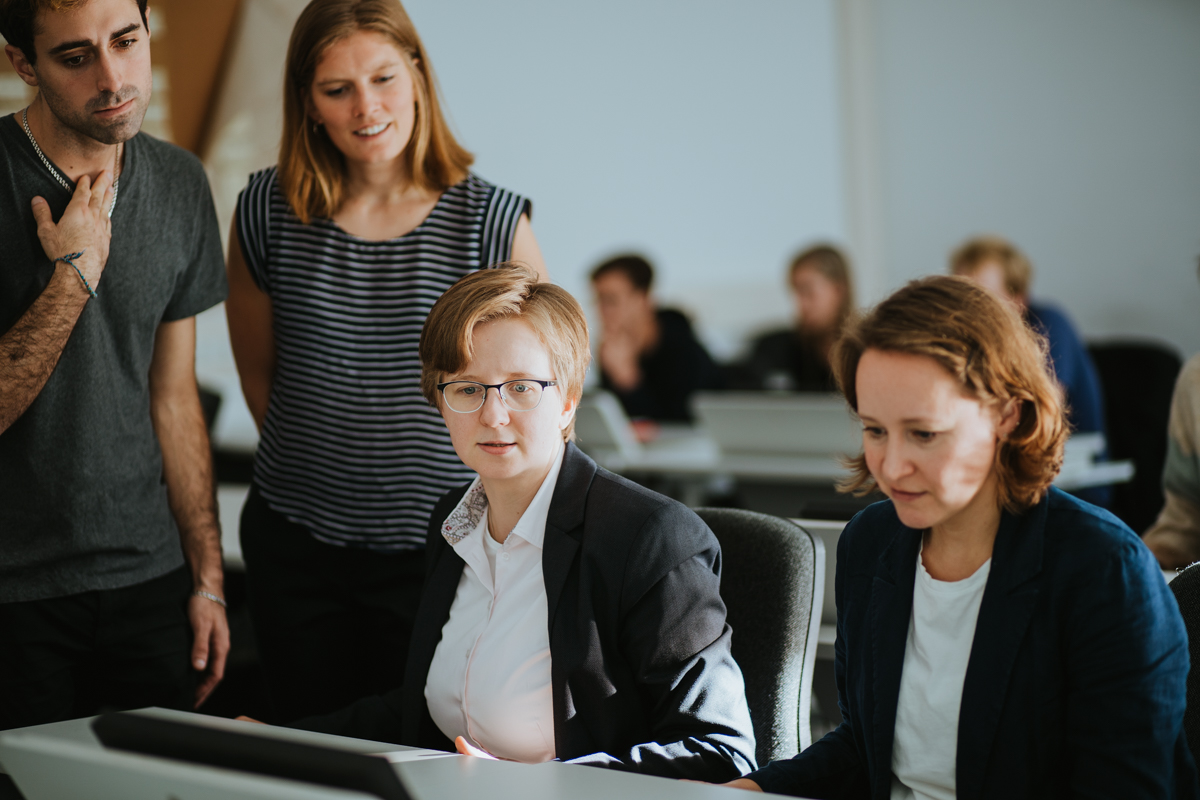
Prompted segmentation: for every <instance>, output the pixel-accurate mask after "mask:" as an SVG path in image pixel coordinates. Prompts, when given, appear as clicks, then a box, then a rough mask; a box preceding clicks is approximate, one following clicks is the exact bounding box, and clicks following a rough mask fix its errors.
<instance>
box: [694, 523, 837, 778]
mask: <svg viewBox="0 0 1200 800" xmlns="http://www.w3.org/2000/svg"><path fill="white" fill-rule="evenodd" d="M696 513H697V514H699V515H700V518H701V519H703V520H704V522H705V523H707V525H708V527H710V528H712V531H713V533H715V534H716V536H717V540H718V541H720V543H721V554H722V561H723V562H724V564H723V567H722V571H721V597H722V599H724V601H725V606H726V607H727V609H728V612H729V624H730V626H732V628H733V657H734V659H736V660H737V662H738V665H739V666H740V667H741V668H742V674H743V675H744V676H745V679H746V700H747V701H748V702H749V704H750V717H751V720H752V721H753V723H754V736H755V739H756V740H757V745H758V753H757V755H758V763H759V764H760V765H763V764H766V763H767V762H769V761H772V760H775V759H780V758H790V757H792V756H794V755H795V754H796V753H797V752H799V751H800V750H803V749H804V748H806V747H808V746H809V745H810V744H811V743H812V732H811V730H810V728H809V704H810V699H811V696H812V673H813V665H814V663H815V661H816V658H817V632H818V630H819V629H820V626H821V605H822V602H823V600H824V590H825V546H824V544H823V543H822V542H821V540H820V539H818V538H816V537H814V536H813V535H812V534H810V533H809V532H808V531H806V530H804V528H802V527H800V526H799V525H796V524H795V523H793V522H790V521H788V520H785V519H780V518H779V517H772V516H768V515H766V514H759V513H756V512H753V511H742V510H740V509H732V508H698V509H696Z"/></svg>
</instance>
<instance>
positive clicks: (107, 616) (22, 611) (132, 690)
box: [0, 567, 196, 730]
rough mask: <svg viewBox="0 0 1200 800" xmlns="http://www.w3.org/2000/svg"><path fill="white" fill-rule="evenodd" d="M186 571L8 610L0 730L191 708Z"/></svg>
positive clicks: (1, 621) (2, 627)
mask: <svg viewBox="0 0 1200 800" xmlns="http://www.w3.org/2000/svg"><path fill="white" fill-rule="evenodd" d="M191 593H192V577H191V573H190V572H189V571H188V568H187V567H180V568H179V569H177V570H175V571H173V572H169V573H167V574H166V575H163V576H162V577H160V578H155V579H154V580H150V581H146V582H145V583H139V584H136V585H134V586H126V587H123V588H121V589H107V590H104V591H94V592H83V593H81V594H75V595H69V596H67V597H54V598H51V599H49V600H31V601H27V602H23V603H0V730H5V729H8V728H22V727H25V726H26V725H40V724H42V723H44V722H57V721H59V720H64V719H75V718H77V717H87V716H92V715H94V714H100V713H103V712H105V711H114V710H123V709H129V708H142V707H144V706H161V707H164V708H178V709H191V707H192V704H193V703H194V702H195V693H196V673H195V671H194V670H193V669H192V666H191V652H192V628H191V624H190V623H189V622H188V616H187V604H188V598H189V597H190V596H191Z"/></svg>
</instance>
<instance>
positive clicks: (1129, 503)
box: [1088, 341, 1183, 533]
mask: <svg viewBox="0 0 1200 800" xmlns="http://www.w3.org/2000/svg"><path fill="white" fill-rule="evenodd" d="M1088 352H1089V353H1090V355H1091V357H1092V361H1093V363H1095V365H1096V371H1097V372H1098V373H1099V374H1100V384H1101V387H1102V389H1103V393H1104V426H1105V428H1106V432H1107V434H1108V457H1109V458H1110V459H1113V460H1122V459H1130V460H1132V461H1133V467H1134V473H1133V480H1131V481H1129V482H1128V483H1121V484H1117V485H1116V486H1114V487H1113V499H1112V507H1111V508H1112V512H1113V513H1114V514H1116V515H1117V516H1118V517H1120V518H1121V519H1122V520H1124V522H1125V524H1126V525H1128V526H1129V527H1131V528H1133V529H1134V530H1135V531H1137V532H1138V533H1141V532H1143V531H1145V530H1146V529H1147V528H1149V527H1150V525H1152V524H1153V523H1154V520H1155V519H1157V518H1158V512H1159V511H1161V510H1162V507H1163V502H1164V498H1163V491H1162V473H1163V464H1164V463H1165V462H1166V459H1167V420H1168V419H1169V418H1170V415H1171V394H1172V393H1173V392H1174V390H1175V379H1176V378H1177V377H1178V376H1179V370H1180V369H1181V368H1182V367H1183V361H1182V360H1181V359H1180V358H1179V355H1178V354H1177V353H1176V352H1175V351H1174V350H1172V349H1171V348H1169V347H1166V346H1165V345H1161V344H1158V343H1157V342H1135V341H1128V342H1119V341H1118V342H1105V343H1103V344H1093V345H1091V346H1089V347H1088Z"/></svg>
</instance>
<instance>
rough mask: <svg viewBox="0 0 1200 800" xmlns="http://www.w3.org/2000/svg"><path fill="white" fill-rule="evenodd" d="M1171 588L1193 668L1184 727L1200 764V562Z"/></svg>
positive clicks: (1173, 583) (1172, 584)
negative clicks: (1181, 620)
mask: <svg viewBox="0 0 1200 800" xmlns="http://www.w3.org/2000/svg"><path fill="white" fill-rule="evenodd" d="M1171 591H1172V592H1173V593H1174V594H1175V602H1177V603H1179V612H1180V614H1182V615H1183V625H1184V627H1185V628H1187V634H1188V655H1189V656H1190V657H1191V660H1192V667H1191V669H1190V670H1188V677H1187V709H1186V710H1185V711H1184V712H1183V729H1184V731H1186V732H1187V738H1188V746H1189V747H1190V748H1191V750H1192V758H1193V759H1194V760H1195V761H1196V763H1197V764H1200V564H1193V565H1192V566H1190V567H1188V568H1187V569H1185V570H1184V571H1183V572H1181V573H1179V574H1178V575H1177V576H1175V579H1174V580H1172V581H1171Z"/></svg>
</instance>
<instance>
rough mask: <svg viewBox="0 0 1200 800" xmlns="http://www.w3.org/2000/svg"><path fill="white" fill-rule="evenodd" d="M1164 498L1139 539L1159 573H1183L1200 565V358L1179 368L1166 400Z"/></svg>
mask: <svg viewBox="0 0 1200 800" xmlns="http://www.w3.org/2000/svg"><path fill="white" fill-rule="evenodd" d="M1163 494H1164V495H1165V497H1166V504H1165V505H1164V506H1163V509H1162V511H1161V512H1160V513H1159V515H1158V519H1157V520H1156V521H1155V522H1154V525H1153V526H1151V528H1150V529H1149V530H1147V531H1146V532H1145V533H1144V534H1143V535H1142V541H1144V542H1145V543H1146V546H1147V547H1149V548H1150V550H1151V551H1152V552H1153V553H1154V555H1155V556H1156V557H1157V558H1158V563H1159V564H1161V565H1162V566H1163V569H1182V568H1183V567H1186V566H1188V565H1189V564H1192V563H1195V562H1196V561H1200V354H1198V355H1194V356H1192V357H1191V358H1190V359H1188V362H1187V363H1186V364H1184V365H1183V370H1182V371H1181V372H1180V373H1179V377H1178V378H1177V379H1176V382H1175V393H1174V395H1173V396H1172V397H1171V417H1170V421H1169V422H1168V423H1167V461H1166V464H1165V465H1164V467H1163Z"/></svg>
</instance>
